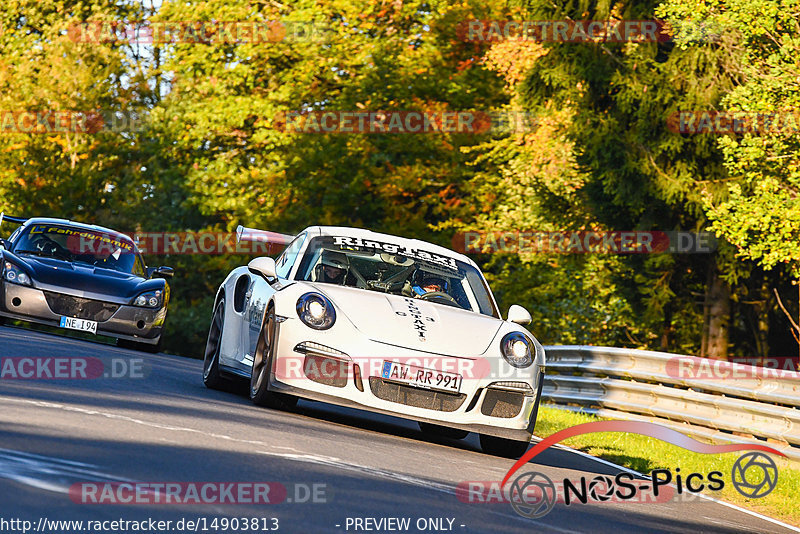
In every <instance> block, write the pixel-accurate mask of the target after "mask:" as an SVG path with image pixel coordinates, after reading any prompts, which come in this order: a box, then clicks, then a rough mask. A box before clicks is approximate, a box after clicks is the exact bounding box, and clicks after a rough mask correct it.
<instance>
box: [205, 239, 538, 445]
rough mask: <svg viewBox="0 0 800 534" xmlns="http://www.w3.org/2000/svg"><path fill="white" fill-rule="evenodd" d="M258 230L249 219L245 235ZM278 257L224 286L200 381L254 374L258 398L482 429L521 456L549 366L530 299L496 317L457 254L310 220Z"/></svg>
mask: <svg viewBox="0 0 800 534" xmlns="http://www.w3.org/2000/svg"><path fill="white" fill-rule="evenodd" d="M259 232H260V231H258V230H251V229H245V228H241V227H240V231H239V235H240V236H241V238H242V239H248V236H249V239H250V240H259V239H260V238H259ZM263 235H264V236H266V237H264V238H263V240H271V241H274V240H275V237H276V236H278V237H279V238H281V237H282V238H285V241H284V242H286V243H288V242H289V241H290V240H291V242H290V243H289V245H288V247H287V248H286V250H285V251H284V252H283V254H281V256H280V257H279V258H278V260H277V261H275V260H273V259H272V258H269V257H259V258H255V259H254V260H252V261H251V262H250V263H249V264H248V265H247V267H244V266H243V267H238V268H236V269H234V270H233V271H231V273H230V274H229V275H228V277H227V278H226V279H225V281H224V282H223V283H222V285H220V287H219V290H218V291H217V295H216V299H215V303H214V310H213V315H212V319H211V327H210V329H209V333H208V342H207V344H206V350H205V360H204V365H203V381H204V382H205V384H206V386H208V387H210V388H215V389H227V388H229V387H230V386H231V385H232V384H233V383H234V382H235V381H237V380H238V379H240V378H247V379H249V381H250V398H251V399H252V400H253V402H255V403H256V404H259V405H263V406H270V407H273V408H290V407H292V406H293V405H294V404H295V403H296V402H297V399H298V398H305V399H312V400H318V401H323V402H328V403H331V404H337V405H342V406H351V407H356V408H360V409H364V410H369V411H373V412H379V413H384V414H389V415H394V416H399V417H404V418H407V419H412V420H415V421H418V422H419V425H420V427H421V429H422V430H423V431H424V432H431V433H436V434H440V435H444V436H447V437H450V438H455V439H460V438H463V437H465V436H466V435H467V434H468V433H469V432H477V433H479V434H480V442H481V446H482V448H483V449H484V451H485V452H487V453H489V454H495V455H499V456H506V457H519V456H521V455H522V454H523V453H524V452H525V450H526V448H527V446H528V442H529V441H530V438H531V435H532V432H533V427H534V423H535V422H536V414H537V411H538V406H539V398H540V395H541V391H542V380H543V375H544V368H545V356H544V350H543V349H542V346H541V344H540V343H539V342H538V341H537V340H536V339H535V338H534V337H533V336H532V335H531V334H530V333H529V332H528V331H527V330H525V329H524V328H522V326H520V325H524V324H528V323H529V322H530V321H531V316H530V314H529V313H528V312H527V311H526V310H525V309H524V308H522V307H520V306H516V305H514V306H511V308H510V309H509V312H508V316H507V319H506V320H503V319H502V318H501V317H500V313H499V311H498V309H497V304H496V303H495V300H494V297H493V296H492V293H491V291H490V290H489V287H488V285H487V284H486V280H485V279H484V277H483V275H482V274H481V272H480V270H479V269H478V268H477V266H476V265H475V263H474V262H473V261H472V260H470V259H469V258H467V257H466V256H463V255H461V254H457V253H455V252H452V251H450V250H448V249H445V248H442V247H439V246H436V245H432V244H429V243H425V242H423V241H418V240H414V239H404V238H401V237H395V236H391V235H386V234H379V233H375V232H371V231H368V230H362V229H356V228H342V227H320V226H313V227H310V228H307V229H305V230H303V231H302V232H300V234H298V235H297V236H296V237H294V238H292V237H291V236H281V235H280V234H274V233H271V232H264V233H263Z"/></svg>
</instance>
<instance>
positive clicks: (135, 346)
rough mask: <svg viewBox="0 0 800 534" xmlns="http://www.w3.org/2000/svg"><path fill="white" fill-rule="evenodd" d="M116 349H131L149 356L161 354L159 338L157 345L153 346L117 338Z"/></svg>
mask: <svg viewBox="0 0 800 534" xmlns="http://www.w3.org/2000/svg"><path fill="white" fill-rule="evenodd" d="M117 347H119V348H121V349H131V350H138V351H141V352H147V353H150V354H156V353H158V352H161V338H159V339H158V343H156V344H155V345H151V344H150V343H141V342H139V341H131V340H129V339H119V338H117Z"/></svg>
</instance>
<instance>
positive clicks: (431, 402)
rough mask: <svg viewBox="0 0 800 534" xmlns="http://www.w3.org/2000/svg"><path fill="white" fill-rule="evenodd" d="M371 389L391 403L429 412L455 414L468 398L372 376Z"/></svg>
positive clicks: (373, 392) (461, 394)
mask: <svg viewBox="0 0 800 534" xmlns="http://www.w3.org/2000/svg"><path fill="white" fill-rule="evenodd" d="M369 388H370V389H371V390H372V394H373V395H375V396H376V397H378V398H379V399H383V400H385V401H389V402H397V403H400V404H405V405H406V406H413V407H415V408H427V409H428V410H438V411H440V412H454V411H456V410H458V409H459V407H461V405H462V404H464V399H466V398H467V396H466V395H465V394H463V393H458V394H455V393H444V392H441V391H432V390H429V389H421V388H416V387H413V386H406V385H405V384H397V383H395V382H387V381H385V380H383V379H381V378H378V377H375V376H372V377H370V379H369Z"/></svg>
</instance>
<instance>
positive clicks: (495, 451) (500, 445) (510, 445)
mask: <svg viewBox="0 0 800 534" xmlns="http://www.w3.org/2000/svg"><path fill="white" fill-rule="evenodd" d="M480 441H481V448H482V449H483V452H485V453H486V454H491V455H492V456H500V457H502V458H511V459H514V460H516V459H517V458H519V457H520V456H522V455H523V454H525V451H527V450H528V445H529V442H527V441H517V440H515V439H507V438H498V437H496V436H488V435H486V434H481V435H480Z"/></svg>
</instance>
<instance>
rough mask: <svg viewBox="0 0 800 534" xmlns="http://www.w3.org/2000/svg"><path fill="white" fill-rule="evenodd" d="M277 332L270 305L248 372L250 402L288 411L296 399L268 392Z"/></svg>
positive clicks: (273, 313) (273, 311)
mask: <svg viewBox="0 0 800 534" xmlns="http://www.w3.org/2000/svg"><path fill="white" fill-rule="evenodd" d="M277 332H278V324H277V322H276V321H275V309H274V308H273V307H272V304H270V306H269V307H268V308H267V313H266V315H265V316H264V322H263V323H262V325H261V334H260V335H259V336H258V344H257V345H256V353H255V354H254V355H253V368H252V370H251V371H250V400H252V401H253V403H254V404H256V405H258V406H266V407H267V408H274V409H276V410H288V409H290V408H293V407H294V406H295V405H296V404H297V397H295V396H293V395H286V394H285V393H278V392H277V391H270V390H269V375H270V371H271V369H272V361H273V359H274V357H275V350H276V345H277V343H276V341H277Z"/></svg>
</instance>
